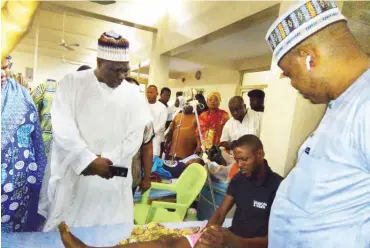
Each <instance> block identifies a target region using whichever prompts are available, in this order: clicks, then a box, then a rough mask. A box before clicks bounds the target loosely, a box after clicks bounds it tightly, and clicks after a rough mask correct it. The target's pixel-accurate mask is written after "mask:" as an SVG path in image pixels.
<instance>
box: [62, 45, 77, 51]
mask: <svg viewBox="0 0 370 248" xmlns="http://www.w3.org/2000/svg"><path fill="white" fill-rule="evenodd" d="M64 48H65V49H67V50H69V51H74V50H75V49H73V48H72V47H69V46H64Z"/></svg>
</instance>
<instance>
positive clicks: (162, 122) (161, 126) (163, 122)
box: [154, 105, 167, 134]
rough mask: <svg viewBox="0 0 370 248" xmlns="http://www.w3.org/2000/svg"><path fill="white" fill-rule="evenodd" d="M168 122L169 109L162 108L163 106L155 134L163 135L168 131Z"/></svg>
mask: <svg viewBox="0 0 370 248" xmlns="http://www.w3.org/2000/svg"><path fill="white" fill-rule="evenodd" d="M163 107H164V105H163ZM166 122H167V108H165V107H164V108H162V106H161V111H160V112H159V118H158V122H157V125H155V126H154V133H155V134H159V133H163V132H164V131H165V129H166Z"/></svg>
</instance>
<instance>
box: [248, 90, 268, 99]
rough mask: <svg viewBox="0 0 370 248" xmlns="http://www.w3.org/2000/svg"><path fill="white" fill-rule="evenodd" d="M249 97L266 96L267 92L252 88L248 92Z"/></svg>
mask: <svg viewBox="0 0 370 248" xmlns="http://www.w3.org/2000/svg"><path fill="white" fill-rule="evenodd" d="M248 96H249V97H257V98H265V92H263V90H258V89H256V90H251V91H249V92H248Z"/></svg>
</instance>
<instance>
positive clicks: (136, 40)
mask: <svg viewBox="0 0 370 248" xmlns="http://www.w3.org/2000/svg"><path fill="white" fill-rule="evenodd" d="M53 3H57V4H62V5H63V4H64V5H71V6H73V5H75V4H76V5H78V6H79V7H81V8H82V7H83V6H86V7H89V8H92V7H94V9H95V11H98V10H99V9H101V8H110V9H112V8H115V7H114V6H113V5H111V6H102V5H99V4H95V3H90V2H53ZM43 4H45V3H42V4H41V7H40V9H39V11H38V13H37V14H36V17H35V20H34V22H33V25H32V27H31V30H30V32H29V33H28V34H27V35H26V36H25V37H24V38H23V39H22V40H21V42H20V43H19V44H18V45H17V47H16V49H15V51H16V52H26V53H32V54H33V53H34V52H35V45H36V34H37V26H38V27H39V37H38V39H39V40H38V55H44V56H50V57H57V58H62V57H64V58H66V59H68V60H73V61H77V62H81V63H85V64H94V63H95V60H96V49H97V40H98V38H99V37H100V35H101V34H102V33H103V32H105V31H110V30H115V31H117V32H118V33H120V34H121V35H122V36H123V37H125V38H126V39H128V40H129V42H130V60H131V62H132V63H133V64H135V63H138V62H139V61H142V60H145V59H148V58H149V57H150V53H151V47H152V45H151V43H152V33H151V32H147V31H143V30H140V29H136V28H132V27H128V26H124V25H120V24H115V23H112V22H108V21H101V20H97V19H93V18H89V17H84V16H81V15H76V14H71V13H65V22H64V23H65V25H64V26H65V27H64V34H63V12H60V13H57V12H54V11H49V10H45V9H43ZM117 4H118V3H117ZM119 4H120V5H122V3H119ZM123 12H124V11H123ZM63 36H64V40H65V42H66V43H69V44H71V43H78V44H79V45H80V47H78V48H75V51H69V50H66V49H64V48H63V47H61V46H60V45H59V44H60V42H61V40H62V37H63Z"/></svg>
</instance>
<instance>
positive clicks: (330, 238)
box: [266, 0, 370, 248]
mask: <svg viewBox="0 0 370 248" xmlns="http://www.w3.org/2000/svg"><path fill="white" fill-rule="evenodd" d="M297 18H298V19H297ZM298 20H299V21H298ZM266 39H267V40H268V43H269V44H270V46H271V48H272V50H273V58H274V60H276V62H277V63H278V65H279V67H280V68H281V69H282V70H283V72H284V75H285V76H287V77H289V78H290V80H291V84H292V86H293V87H294V88H296V89H297V90H298V91H299V92H300V93H301V94H302V95H303V96H304V97H305V98H307V99H309V100H310V101H311V102H312V103H315V104H328V108H327V110H326V113H325V116H324V117H323V119H322V120H321V122H320V124H319V126H318V128H317V129H316V130H315V131H314V132H313V133H312V134H311V135H310V137H308V138H307V140H306V141H305V142H304V143H303V145H302V146H301V149H300V150H299V154H298V161H297V164H296V166H295V167H294V168H293V170H292V171H291V172H290V173H289V175H288V176H287V178H286V179H285V180H284V181H283V182H282V183H281V184H280V187H279V189H278V191H277V192H276V197H275V200H274V203H273V205H272V208H271V213H270V220H269V233H268V242H269V244H268V247H269V248H297V247H302V248H319V247H320V248H321V247H325V248H369V247H370V58H369V57H368V56H367V55H366V53H365V52H364V50H363V49H362V48H361V47H360V45H359V44H358V42H357V41H356V39H355V37H354V36H353V34H352V33H351V31H350V29H349V28H348V26H347V23H346V20H345V18H344V16H343V15H342V14H341V13H340V10H339V9H338V7H337V6H336V3H335V2H334V1H322V0H305V1H302V2H300V3H297V4H296V5H293V6H292V8H291V9H288V10H287V12H286V13H284V14H283V15H282V16H281V17H280V18H279V19H278V20H277V21H276V22H275V23H274V24H273V25H272V26H271V28H270V29H269V31H268V34H267V36H266ZM309 114H310V113H307V115H309Z"/></svg>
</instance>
